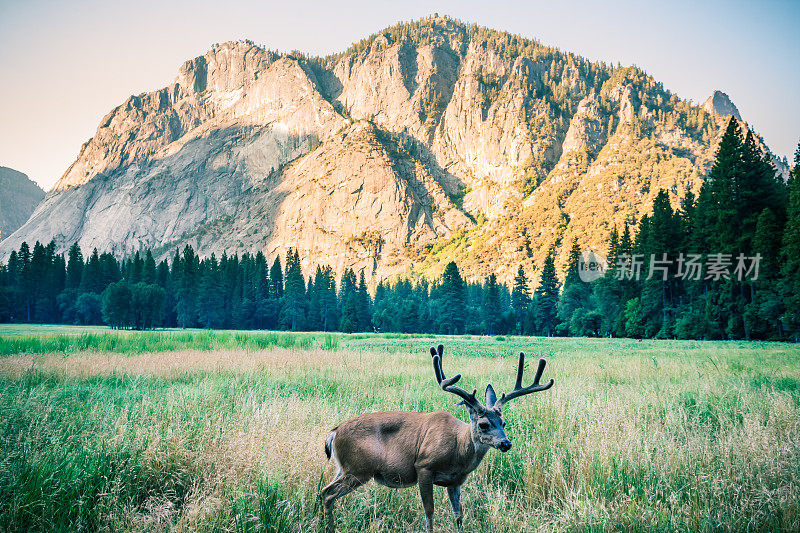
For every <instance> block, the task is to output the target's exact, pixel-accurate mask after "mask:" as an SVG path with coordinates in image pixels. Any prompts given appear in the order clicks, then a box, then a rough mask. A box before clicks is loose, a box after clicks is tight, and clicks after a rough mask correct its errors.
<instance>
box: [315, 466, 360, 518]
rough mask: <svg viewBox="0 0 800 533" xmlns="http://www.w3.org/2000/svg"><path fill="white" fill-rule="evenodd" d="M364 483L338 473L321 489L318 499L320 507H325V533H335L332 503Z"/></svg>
mask: <svg viewBox="0 0 800 533" xmlns="http://www.w3.org/2000/svg"><path fill="white" fill-rule="evenodd" d="M364 483H365V480H361V479H359V478H358V477H356V476H353V475H351V474H345V475H341V473H339V474H337V476H336V478H334V480H333V481H331V482H330V483H329V484H328V485H327V486H326V487H325V488H323V489H322V492H321V493H320V495H319V497H320V498H321V499H322V505H323V506H324V507H325V519H326V522H327V527H326V531H327V532H328V533H333V532H334V531H335V526H334V520H333V502H335V501H336V500H338V499H339V498H341V497H342V496H344V495H345V494H347V493H348V492H352V491H353V490H355V489H356V488H358V487H360V486H361V485H363V484H364Z"/></svg>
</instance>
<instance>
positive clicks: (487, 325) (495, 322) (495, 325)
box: [482, 274, 502, 335]
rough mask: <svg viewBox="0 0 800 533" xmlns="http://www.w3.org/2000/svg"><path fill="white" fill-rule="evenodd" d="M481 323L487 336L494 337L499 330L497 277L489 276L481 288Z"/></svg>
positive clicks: (500, 317) (498, 288) (498, 287)
mask: <svg viewBox="0 0 800 533" xmlns="http://www.w3.org/2000/svg"><path fill="white" fill-rule="evenodd" d="M482 310H483V323H484V331H485V333H486V334H487V335H496V334H497V333H498V330H499V329H500V323H501V321H502V316H501V314H500V286H499V285H498V284H497V276H495V275H494V274H489V277H488V278H486V282H485V283H484V286H483V305H482Z"/></svg>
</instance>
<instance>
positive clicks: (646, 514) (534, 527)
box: [0, 331, 800, 531]
mask: <svg viewBox="0 0 800 533" xmlns="http://www.w3.org/2000/svg"><path fill="white" fill-rule="evenodd" d="M439 341H441V342H443V343H444V344H445V345H446V347H447V348H446V352H445V360H444V367H445V371H446V372H447V373H448V374H452V373H455V372H461V373H463V374H464V378H463V381H464V382H465V385H464V386H465V388H467V387H478V388H482V387H483V386H485V384H486V383H487V382H492V383H493V384H494V385H495V388H498V389H501V390H505V389H507V388H510V387H511V385H512V384H513V378H514V376H513V372H514V368H515V363H516V358H515V353H516V352H518V351H520V350H524V351H525V352H526V353H528V354H529V355H530V356H531V358H535V357H539V356H543V357H546V358H547V359H548V366H547V370H546V371H545V377H546V378H549V377H554V378H555V379H556V385H555V386H554V387H553V388H552V389H550V390H549V391H546V392H542V393H538V394H535V395H533V396H531V397H526V398H521V399H518V400H515V401H514V402H513V403H511V404H509V407H508V408H507V410H506V411H505V412H504V415H505V418H506V420H507V422H508V427H507V429H508V433H509V437H510V438H511V439H512V440H513V442H514V447H513V448H512V450H511V451H510V452H509V453H507V454H500V453H498V452H494V451H493V452H490V453H489V454H488V455H487V457H486V459H485V460H484V463H483V464H482V465H481V466H480V467H479V468H478V470H477V471H476V472H475V473H473V474H472V475H471V476H470V478H469V479H468V481H467V483H466V484H465V486H464V488H463V496H462V499H463V504H464V509H465V530H467V531H540V530H542V531H575V530H586V531H598V530H599V531H605V530H620V529H622V530H636V531H686V530H691V531H797V530H798V529H800V381H798V376H800V349H798V347H797V346H796V345H791V344H779V343H746V342H698V341H632V340H617V339H615V340H608V339H543V338H523V337H505V338H504V339H502V340H500V339H499V338H481V337H454V338H448V337H430V336H408V335H389V334H386V335H371V334H356V335H345V334H325V333H301V334H291V333H256V332H204V331H191V332H171V331H159V332H145V333H115V332H100V333H98V332H87V333H80V334H77V335H75V334H72V335H62V334H56V335H50V336H45V335H40V336H34V337H31V336H27V337H26V336H25V335H17V336H15V337H14V338H10V337H7V336H6V335H5V334H4V335H3V338H2V340H0V350H1V351H2V353H3V354H4V355H5V356H4V357H2V358H0V529H2V530H8V531H98V530H99V531H110V530H124V531H152V530H159V531H161V530H179V531H318V530H320V527H321V518H322V517H321V511H320V508H319V505H318V502H317V499H316V495H317V493H318V491H319V488H320V487H321V486H322V485H323V484H324V483H326V482H327V480H329V479H330V478H331V476H332V473H333V466H332V465H331V464H330V463H329V462H327V461H326V460H325V455H324V453H323V450H322V443H323V442H324V439H325V437H326V435H327V433H328V431H329V429H330V427H332V426H333V425H335V424H337V423H338V422H340V421H342V420H345V419H347V418H349V417H351V416H354V415H356V414H359V413H362V412H365V411H379V410H390V409H406V410H413V411H430V410H435V409H447V410H450V411H451V412H453V413H454V414H456V416H459V417H461V418H462V419H463V418H464V417H465V413H464V412H463V408H461V407H458V406H455V405H454V403H455V401H456V398H454V397H452V395H448V394H446V393H443V392H442V391H440V390H438V389H437V387H436V386H435V384H434V383H433V376H432V372H431V366H430V356H429V355H428V353H427V348H428V347H429V346H430V345H431V344H435V343H438V342H439ZM197 350H199V351H197ZM531 366H532V365H531ZM529 372H531V371H529ZM527 379H528V380H529V379H532V376H528V378H527ZM526 381H527V380H526ZM336 516H337V525H338V527H339V530H341V531H398V530H413V529H416V530H421V529H422V526H423V518H422V510H421V504H420V502H419V497H418V494H417V491H416V490H415V489H406V490H393V489H387V488H383V487H380V486H376V485H375V484H370V485H368V486H367V487H365V488H362V489H359V490H358V491H356V492H355V493H353V494H351V495H349V496H347V497H346V498H344V499H342V500H340V502H339V503H337V506H336ZM436 529H437V531H455V527H454V525H453V522H452V520H451V518H450V511H449V505H448V504H447V502H446V497H444V493H443V491H442V490H441V489H437V496H436Z"/></svg>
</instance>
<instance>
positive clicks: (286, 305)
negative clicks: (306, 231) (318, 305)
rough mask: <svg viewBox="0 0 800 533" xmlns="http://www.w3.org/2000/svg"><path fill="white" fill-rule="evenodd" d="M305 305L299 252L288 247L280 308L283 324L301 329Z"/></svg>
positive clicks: (304, 289)
mask: <svg viewBox="0 0 800 533" xmlns="http://www.w3.org/2000/svg"><path fill="white" fill-rule="evenodd" d="M276 286H277V283H276ZM306 305H307V304H306V282H305V278H304V277H303V268H302V267H301V266H300V254H299V253H298V252H297V251H293V250H292V249H289V252H288V253H287V254H286V282H285V284H284V293H283V299H282V308H281V315H282V317H283V323H284V325H285V326H286V327H288V328H289V329H291V330H292V331H298V330H300V329H302V328H303V327H304V319H305V310H306Z"/></svg>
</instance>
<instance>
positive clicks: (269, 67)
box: [0, 18, 738, 280]
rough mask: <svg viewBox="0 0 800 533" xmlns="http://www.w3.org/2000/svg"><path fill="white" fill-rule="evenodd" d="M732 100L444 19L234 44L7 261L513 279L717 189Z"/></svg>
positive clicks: (66, 189)
mask: <svg viewBox="0 0 800 533" xmlns="http://www.w3.org/2000/svg"><path fill="white" fill-rule="evenodd" d="M720 94H721V93H720ZM712 100H713V99H712ZM726 101H728V103H729V100H727V98H726ZM707 103H708V102H707ZM712 103H713V102H712ZM731 106H732V104H731ZM706 107H707V106H706ZM718 107H719V106H715V107H714V108H713V110H710V109H706V110H704V109H702V108H699V107H695V106H691V105H690V104H689V103H687V102H683V101H681V100H679V99H678V98H677V97H675V96H674V95H672V94H670V93H668V92H666V91H665V90H664V89H663V87H662V86H661V84H659V83H657V82H656V81H655V80H653V79H652V78H651V77H649V76H647V75H646V74H644V73H643V72H641V71H639V70H638V69H635V68H633V67H631V68H620V67H617V68H611V67H607V66H605V65H599V64H592V63H590V62H588V61H586V60H583V59H581V58H579V57H576V56H573V55H570V54H565V53H562V52H560V51H558V50H555V49H552V48H548V47H545V46H543V45H541V44H538V43H536V42H533V41H528V40H525V39H521V38H517V37H513V36H509V35H507V34H503V33H501V32H495V31H493V30H488V29H485V28H479V27H475V26H469V25H464V24H461V23H458V22H455V21H452V20H450V19H444V18H429V19H425V20H424V21H420V22H416V23H410V24H407V25H398V26H396V27H393V28H389V29H387V30H385V31H384V32H381V33H380V34H376V35H375V36H373V37H371V38H370V39H368V40H366V41H364V42H362V43H361V44H359V45H357V46H354V47H353V48H352V49H350V50H348V51H347V52H344V53H342V54H338V55H335V56H331V57H328V58H321V59H305V58H300V59H298V58H295V57H292V56H278V55H276V54H273V53H271V52H268V51H266V50H264V49H262V48H259V47H257V46H255V45H253V44H252V43H250V42H241V41H240V42H230V43H225V44H222V45H220V46H217V47H215V48H214V49H213V50H211V51H210V52H208V53H207V54H205V55H204V56H202V57H198V58H196V59H193V60H191V61H187V62H186V63H185V64H184V65H183V66H182V67H181V68H180V70H179V72H178V75H177V77H176V79H175V81H174V82H173V83H172V84H171V85H168V86H167V87H164V88H163V89H161V90H159V91H155V92H152V93H147V94H141V95H139V96H132V97H130V98H129V99H128V100H127V101H126V102H125V103H123V104H122V105H120V106H119V107H117V108H116V109H114V110H113V111H111V113H109V114H108V115H107V116H106V117H105V118H104V119H103V120H102V122H101V124H100V126H99V127H98V129H97V132H96V134H95V136H94V137H93V138H92V139H91V140H90V141H88V142H87V143H86V144H85V145H84V146H83V147H82V148H81V151H80V154H79V155H78V158H77V159H76V161H75V162H74V163H73V164H72V165H71V166H70V168H69V169H67V171H66V172H65V173H64V175H63V176H62V177H61V179H60V180H59V181H58V183H57V184H56V186H55V187H54V189H53V190H52V191H51V192H50V193H49V194H48V195H47V197H46V198H45V200H44V202H42V204H41V205H40V206H39V207H38V208H37V209H36V211H35V212H34V213H33V215H32V216H31V218H30V220H29V221H28V222H27V223H26V224H25V225H24V226H23V227H22V228H20V229H19V230H18V231H17V232H16V233H15V234H14V235H12V236H10V237H9V238H8V239H6V240H5V241H3V242H2V243H1V244H0V257H2V256H5V255H6V254H8V253H9V252H10V251H11V250H12V249H14V248H17V247H18V246H19V244H20V243H21V242H22V241H23V240H27V241H29V242H33V241H35V240H40V241H49V240H50V239H55V240H56V243H57V245H58V247H59V249H60V250H65V249H66V248H67V247H68V246H69V245H70V244H71V243H72V242H74V241H77V242H79V243H80V245H81V246H82V247H83V248H84V249H91V248H93V247H97V248H98V249H100V250H113V251H115V252H117V253H120V254H124V253H128V252H130V251H132V250H135V249H138V248H139V247H142V246H148V247H155V248H157V249H159V250H160V251H161V253H162V255H167V254H170V253H171V252H172V251H173V250H174V248H175V247H177V246H183V245H184V244H192V245H193V246H194V247H196V249H197V250H198V251H199V253H200V254H201V255H207V254H210V253H212V252H214V253H217V254H220V253H222V252H228V253H232V252H245V251H248V252H256V251H259V250H262V251H264V252H265V253H266V254H268V256H270V257H273V256H274V255H276V254H281V255H283V254H284V253H285V251H286V249H287V248H289V247H296V248H298V249H299V250H300V255H301V257H303V258H304V260H305V261H306V264H304V267H306V268H313V267H314V266H316V265H317V264H321V263H322V264H331V265H332V266H334V267H335V269H336V270H337V272H341V271H342V270H343V269H344V268H346V267H354V268H356V269H358V270H363V271H364V272H365V274H366V275H367V277H368V278H369V279H373V280H374V279H379V278H385V277H389V276H392V275H396V274H401V273H408V272H411V271H417V272H427V273H431V274H438V273H439V272H440V271H441V268H442V267H443V265H444V263H446V262H447V261H449V260H451V259H455V260H457V261H459V263H460V266H461V267H462V268H463V269H464V270H465V271H466V274H467V275H468V276H484V275H487V274H488V273H490V272H495V273H497V274H499V275H500V276H501V278H509V277H510V276H512V275H513V273H514V272H515V271H516V268H517V265H518V264H520V263H523V264H526V265H531V264H532V263H539V262H541V260H542V259H543V257H544V255H545V254H546V251H547V249H548V248H549V247H550V246H551V245H552V244H553V243H566V244H567V246H566V248H568V245H569V244H570V243H571V239H572V238H573V237H575V238H577V239H578V241H579V243H580V244H581V245H582V246H597V247H600V248H602V247H603V245H604V243H605V241H606V239H607V237H608V234H609V232H610V231H611V228H613V227H614V226H619V225H621V224H622V223H623V222H628V223H632V222H635V221H636V220H638V218H639V217H640V216H641V215H643V214H644V213H646V212H647V211H648V210H649V209H650V208H651V202H652V199H653V198H654V197H655V195H656V193H657V192H658V189H659V188H660V187H664V188H666V189H667V190H668V191H669V192H670V195H671V197H672V199H673V200H674V201H675V202H676V203H677V198H678V197H679V196H681V195H682V194H684V193H685V191H687V190H692V191H695V192H696V191H697V190H698V189H699V186H700V182H701V179H702V176H703V175H704V174H705V172H706V170H707V168H708V165H709V163H710V161H711V159H712V157H713V151H714V149H715V146H716V143H717V142H718V140H719V137H720V136H721V133H722V129H723V126H724V121H722V120H719V119H718V116H719V114H720V112H721V111H720V109H718ZM733 109H734V111H735V107H733ZM737 115H738V112H737ZM449 239H453V245H452V246H438V247H434V248H433V249H432V248H431V247H432V245H433V244H434V243H435V242H437V241H438V242H440V243H441V241H443V240H444V241H447V240H449ZM431 250H433V251H432V252H431ZM564 253H565V252H564Z"/></svg>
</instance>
